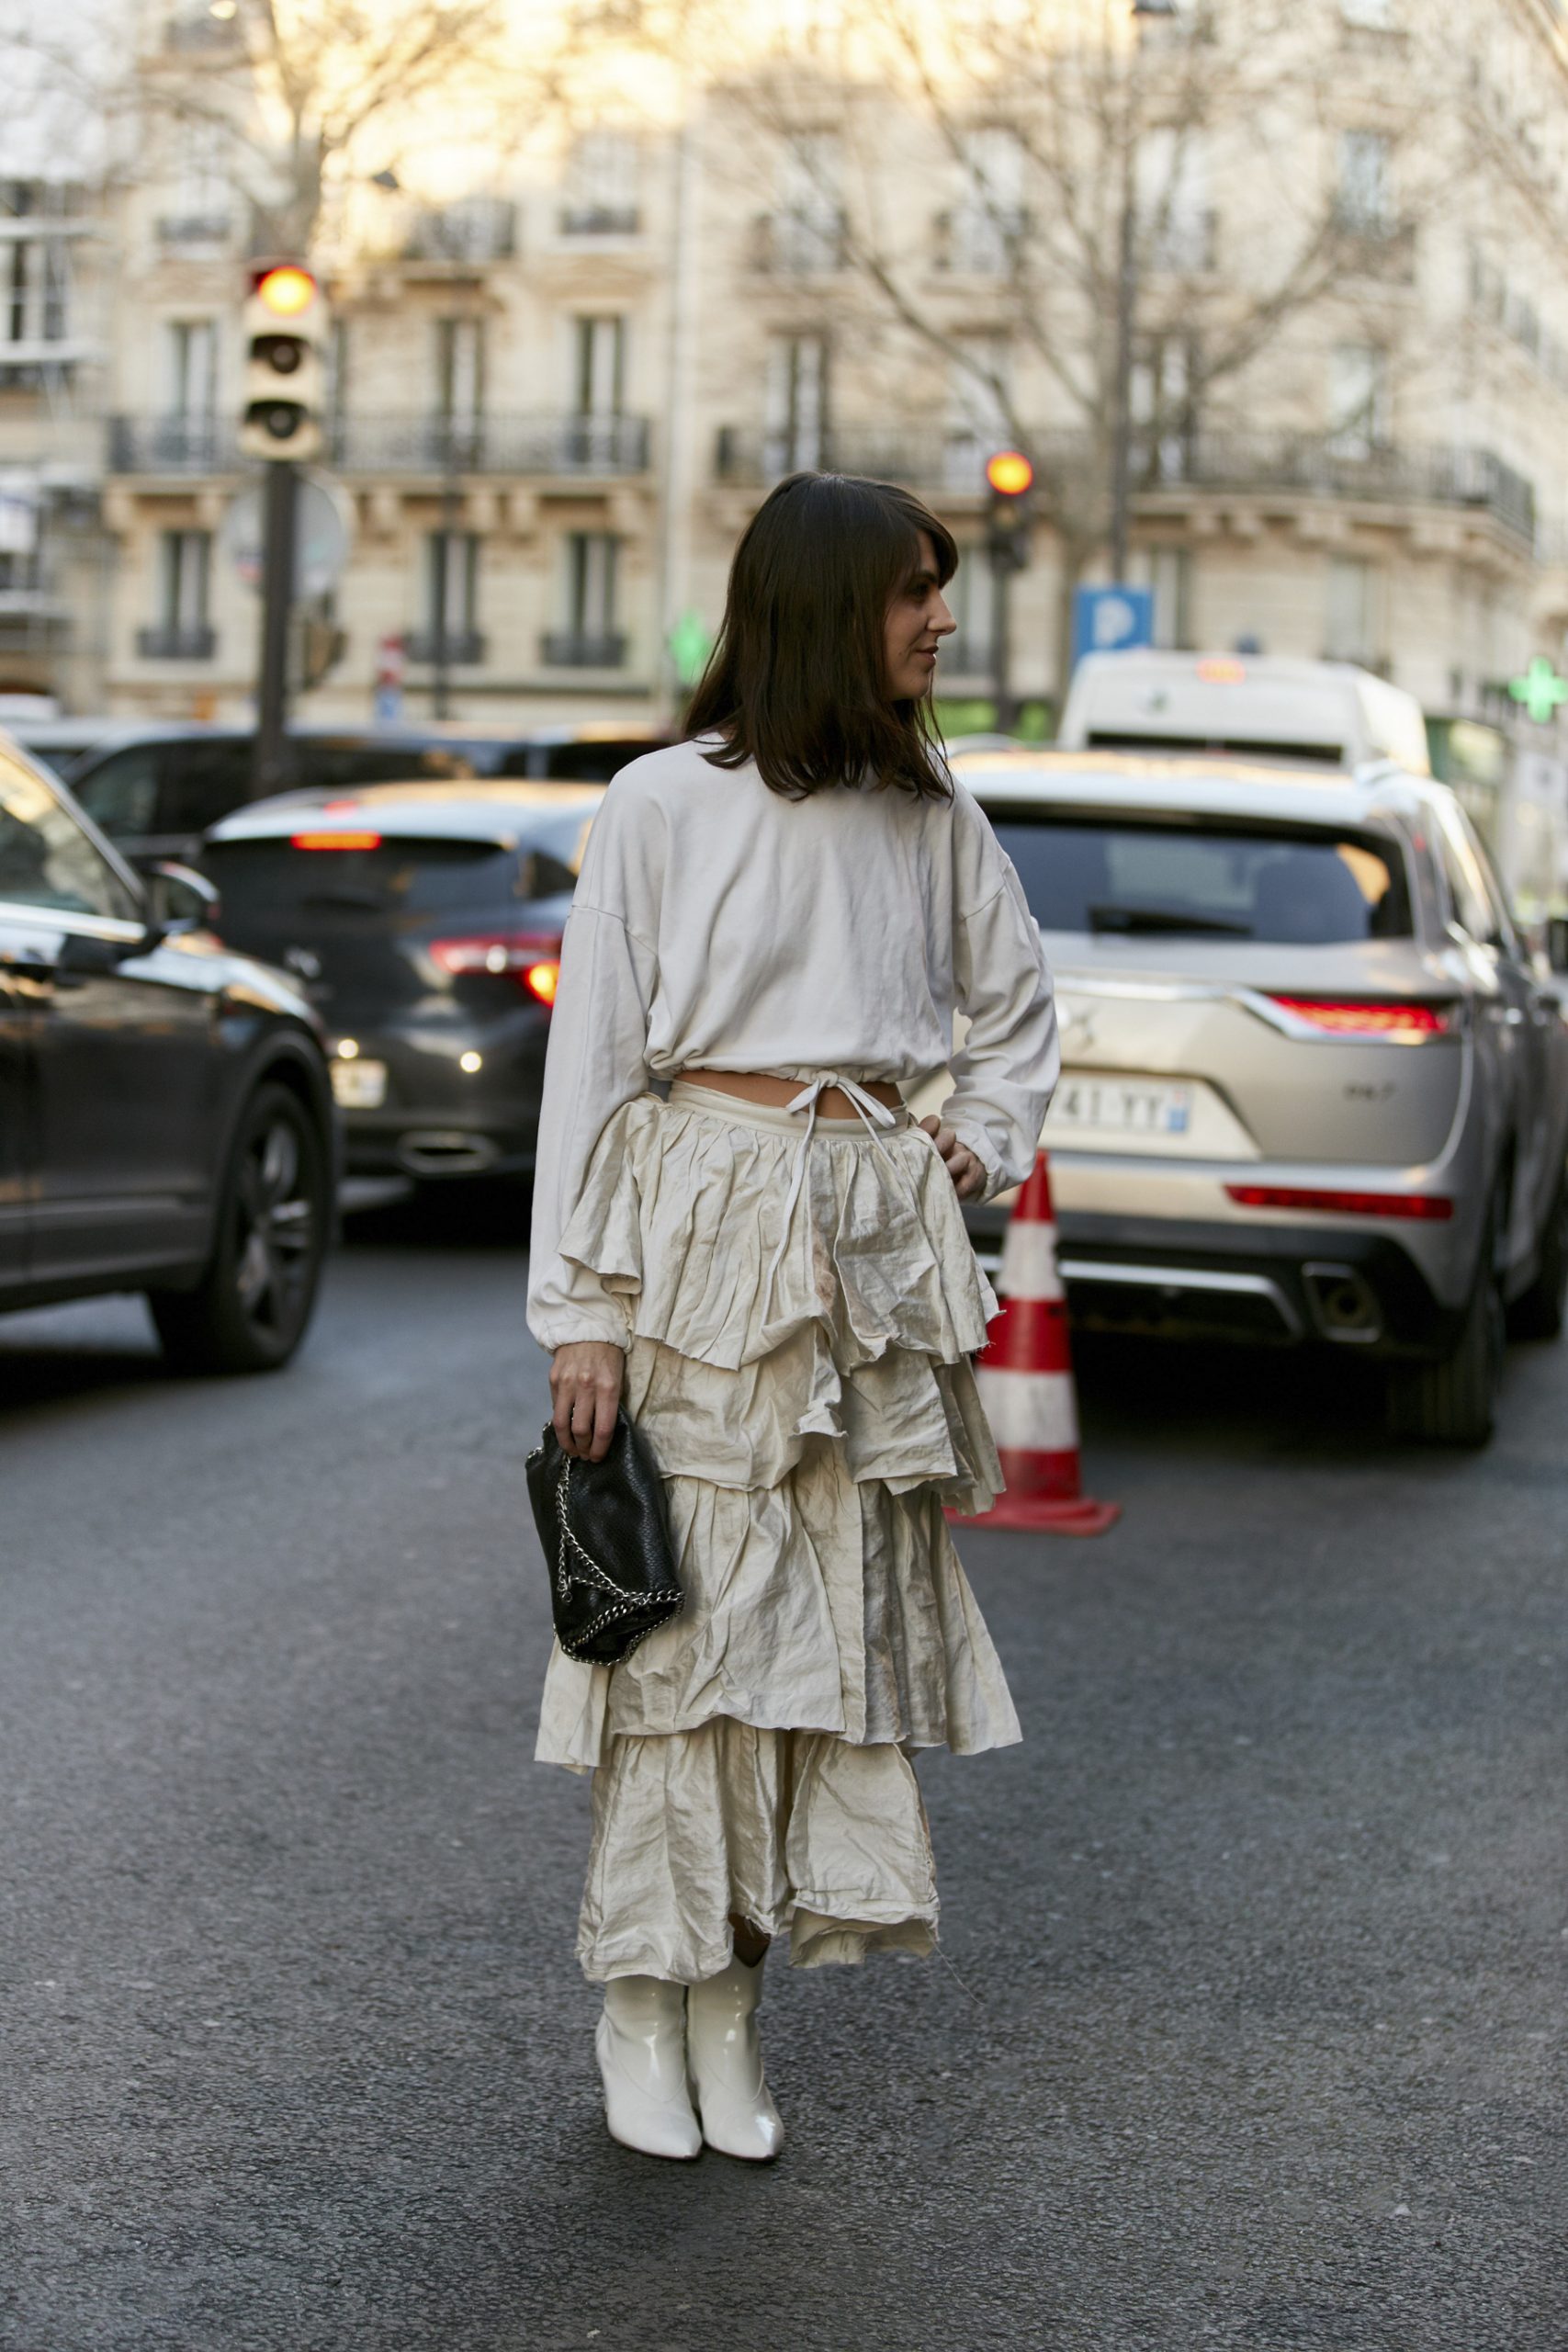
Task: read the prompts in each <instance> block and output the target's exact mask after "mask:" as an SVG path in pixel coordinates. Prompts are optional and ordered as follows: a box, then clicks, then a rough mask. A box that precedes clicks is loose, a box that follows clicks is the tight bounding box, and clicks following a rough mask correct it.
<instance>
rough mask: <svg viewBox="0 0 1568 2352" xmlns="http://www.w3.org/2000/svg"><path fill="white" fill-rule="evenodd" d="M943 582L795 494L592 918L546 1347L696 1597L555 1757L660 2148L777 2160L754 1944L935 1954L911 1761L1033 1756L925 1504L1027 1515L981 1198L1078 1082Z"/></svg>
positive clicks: (734, 583)
mask: <svg viewBox="0 0 1568 2352" xmlns="http://www.w3.org/2000/svg"><path fill="white" fill-rule="evenodd" d="M956 563H957V550H956V548H955V547H954V545H953V539H952V537H951V536H950V535H949V533H948V532H947V531H946V529H945V528H944V527H943V526H942V524H941V523H940V522H938V521H937V519H936V518H935V516H934V515H931V514H930V513H928V512H927V510H926V509H925V507H924V506H923V505H921V503H919V501H918V500H917V499H915V498H913V497H911V496H910V495H909V493H908V492H905V491H902V490H897V489H894V488H892V487H890V486H888V485H886V484H885V483H880V482H872V481H855V480H852V479H848V478H845V477H842V476H836V475H830V474H829V475H812V474H801V475H796V476H795V477H793V478H792V479H791V480H789V481H784V482H782V483H780V485H779V486H778V488H777V489H776V490H775V491H774V492H773V493H772V495H771V496H770V497H769V498H768V499H767V500H766V502H765V503H764V504H763V505H762V506H761V509H760V511H759V512H758V514H757V515H756V516H755V517H754V519H753V521H752V522H751V524H750V527H749V528H748V530H747V531H746V533H745V536H744V537H743V538H742V539H741V541H740V544H739V548H738V550H737V552H736V557H735V561H734V565H733V569H732V571H731V574H730V582H729V595H728V606H727V610H726V613H725V618H724V625H723V628H722V631H721V633H720V636H719V639H718V642H717V645H716V648H715V650H714V655H713V659H712V661H711V662H710V663H709V665H708V670H707V673H706V675H705V678H704V680H703V682H702V684H701V685H700V686H699V688H698V690H697V694H696V696H695V699H694V705H693V708H692V711H691V714H690V719H689V725H690V729H691V732H690V735H689V737H688V740H687V741H684V742H682V743H678V744H676V745H674V746H673V747H671V749H669V750H666V751H661V752H652V753H650V754H649V756H648V757H647V758H644V759H639V760H637V761H635V762H634V763H633V764H632V765H631V766H630V767H628V768H626V769H624V770H623V771H622V773H621V774H620V775H618V776H617V777H616V779H615V783H614V784H613V785H612V786H610V788H609V791H608V793H607V795H606V797H605V799H604V804H603V807H602V809H601V811H600V813H599V815H598V818H597V819H596V820H595V823H594V826H593V831H592V835H591V837H590V841H589V846H588V851H587V854H586V857H585V859H584V862H583V866H582V873H581V879H580V881H579V884H578V888H577V895H576V898H575V899H574V902H573V905H572V910H571V915H570V921H569V922H568V924H567V928H566V938H565V944H564V946H563V949H562V956H561V973H560V987H559V992H558V998H557V1002H556V1008H555V1013H554V1017H553V1024H552V1035H551V1039H550V1047H549V1059H548V1067H547V1077H546V1083H545V1100H544V1109H543V1114H542V1118H541V1124H540V1134H539V1157H538V1170H537V1175H536V1190H535V1208H534V1234H533V1260H532V1273H531V1279H530V1285H529V1321H530V1324H531V1327H532V1329H533V1331H534V1333H535V1336H536V1338H537V1340H539V1341H540V1343H541V1344H542V1345H543V1346H544V1347H546V1348H547V1349H548V1350H550V1351H552V1355H553V1363H552V1366H551V1372H550V1385H551V1390H552V1395H553V1397H554V1418H555V1428H556V1431H557V1434H558V1437H559V1439H560V1442H561V1443H562V1445H563V1446H564V1447H565V1448H566V1449H567V1450H568V1452H569V1453H575V1454H577V1455H579V1456H583V1457H586V1458H589V1459H594V1460H596V1459H599V1458H602V1456H603V1454H604V1451H605V1449H606V1447H607V1445H608V1443H609V1440H610V1435H611V1432H612V1430H613V1428H614V1426H615V1411H616V1408H617V1405H620V1404H624V1406H625V1408H626V1412H627V1414H628V1416H629V1418H630V1419H631V1420H632V1422H633V1424H634V1426H635V1427H636V1428H637V1431H638V1433H639V1435H640V1436H641V1438H642V1440H643V1442H645V1444H646V1446H647V1448H648V1450H649V1453H650V1454H651V1456H652V1458H653V1461H654V1463H655V1464H656V1465H657V1467H658V1469H659V1472H660V1476H661V1478H662V1480H663V1484H664V1491H665V1498H666V1505H667V1510H668V1515H669V1522H670V1533H671V1549H672V1551H673V1554H674V1556H675V1560H676V1564H677V1567H678V1571H679V1575H680V1578H681V1583H682V1588H683V1590H684V1595H685V1600H684V1606H683V1609H682V1613H681V1614H680V1615H679V1616H678V1617H676V1618H675V1619H673V1620H672V1621H671V1623H668V1624H666V1625H664V1626H662V1627H661V1628H660V1630H659V1631H658V1632H656V1633H654V1634H651V1635H650V1636H649V1638H648V1639H647V1641H645V1642H644V1643H643V1644H642V1645H641V1646H640V1647H639V1648H638V1649H637V1650H636V1651H635V1652H634V1653H633V1655H632V1656H631V1657H627V1658H626V1659H625V1660H624V1661H623V1662H622V1663H621V1664H619V1665H617V1666H615V1667H597V1666H588V1665H581V1664H576V1663H574V1662H573V1661H571V1660H570V1659H569V1658H567V1657H565V1656H564V1655H563V1654H562V1652H561V1651H560V1650H559V1648H558V1649H557V1650H556V1653H555V1655H554V1657H553V1658H552V1660H551V1664H550V1668H549V1673H548V1676H547V1684H546V1691H545V1703H544V1713H543V1719H542V1723H541V1727H540V1735H539V1746H538V1754H539V1756H540V1757H541V1758H543V1759H545V1760H547V1761H549V1762H553V1763H558V1764H564V1765H567V1766H570V1767H571V1768H573V1769H575V1770H591V1771H592V1774H593V1832H592V1852H591V1857H590V1861H589V1870H588V1883H587V1888H586V1891H585V1894H584V1896H583V1904H582V1914H581V1931H580V1935H579V1942H578V1951H579V1957H580V1959H581V1963H582V1966H583V1969H584V1971H585V1973H586V1974H587V1975H588V1976H589V1977H590V1978H591V1979H592V1981H594V1982H595V1983H600V1984H603V1985H604V2014H603V2016H602V2018H601V2019H600V2022H599V2027H598V2052H599V2062H600V2066H601V2070H602V2073H603V2075H604V2095H605V2103H606V2109H607V2114H608V2120H609V2126H610V2130H611V2131H612V2132H613V2133H614V2134H615V2138H616V2139H617V2140H620V2141H622V2142H624V2143H626V2145H627V2146H630V2147H634V2148H639V2149H642V2150H644V2151H646V2152H647V2153H648V2154H650V2155H664V2156H694V2155H695V2154H697V2153H698V2151H699V2149H700V2147H701V2146H702V2144H703V2142H704V2140H706V2142H707V2143H708V2144H709V2145H710V2146H713V2147H716V2148H720V2149H722V2150H724V2151H725V2152H726V2153H727V2154H730V2155H734V2156H745V2157H752V2158H767V2157H770V2156H773V2155H774V2154H777V2152H778V2149H779V2147H780V2145H781V2144H782V2140H783V2128H782V2125H781V2123H780V2121H779V2117H778V2113H777V2110H776V2109H775V2108H774V2106H773V2101H772V2099H771V2098H770V2097H769V2095H768V2091H767V2088H766V2086H765V2084H764V2082H763V2079H762V2069H761V2052H760V2047H759V2042H758V2036H757V2025H756V2008H757V2002H758V1997H759V1994H760V1991H761V1974H762V1970H761V1962H762V1955H763V1953H764V1952H765V1951H766V1950H767V1948H768V1944H769V1942H770V1940H771V1939H772V1938H773V1937H774V1936H776V1935H779V1934H781V1933H783V1932H784V1930H786V1929H787V1930H788V1932H789V1935H790V1957H791V1960H792V1961H793V1962H794V1963H795V1965H796V1966H797V1967H815V1966H818V1965H820V1964H821V1963H822V1962H829V1961H859V1960H863V1958H864V1957H865V1956H866V1955H867V1953H869V1952H873V1951H905V1952H917V1953H925V1952H929V1951H931V1949H932V1946H933V1944H934V1942H935V1938H936V1921H937V1897H936V1886H935V1881H934V1876H933V1868H932V1860H931V1841H930V1836H929V1832H928V1830H927V1826H926V1819H925V1813H924V1809H923V1807H922V1805H921V1802H920V1796H919V1789H918V1787H917V1784H916V1781H915V1775H914V1771H913V1770H912V1768H911V1765H910V1761H909V1759H910V1756H911V1754H912V1753H913V1751H915V1750H916V1749H918V1748H921V1747H933V1746H938V1745H945V1746H946V1747H950V1748H952V1749H953V1750H954V1751H956V1752H957V1753H959V1754H961V1755H970V1754H974V1753H976V1752H977V1751H979V1750H981V1749H985V1748H988V1747H1002V1746H1005V1745H1007V1744H1008V1743H1010V1742H1011V1741H1013V1740H1016V1739H1017V1738H1018V1737H1019V1736H1020V1735H1019V1727H1018V1720H1017V1717H1016V1715H1015V1714H1014V1713H1013V1708H1012V1702H1011V1701H1010V1698H1009V1695H1008V1691H1007V1685H1006V1683H1005V1681H1004V1680H1003V1678H1002V1672H1001V1668H1000V1666H999V1664H998V1659H997V1656H996V1652H995V1650H994V1649H993V1647H992V1645H991V1642H990V1638H989V1636H988V1634H987V1632H986V1628H985V1625H984V1624H983V1623H982V1622H981V1618H980V1614H979V1611H978V1610H977V1608H976V1604H975V1600H974V1597H973V1595H972V1594H971V1592H970V1589H969V1587H968V1584H967V1583H966V1581H965V1579H964V1573H963V1571H962V1569H961V1568H960V1566H959V1565H958V1562H957V1559H956V1557H955V1556H954V1555H953V1546H952V1544H951V1542H950V1540H949V1537H948V1533H947V1528H946V1524H945V1522H944V1521H943V1517H942V1507H943V1505H944V1504H950V1503H951V1504H957V1505H958V1506H959V1508H960V1509H962V1510H965V1511H975V1510H984V1509H985V1508H986V1506H987V1503H988V1501H989V1500H990V1499H991V1498H992V1497H993V1495H994V1494H995V1492H996V1491H997V1490H998V1488H999V1486H1000V1483H1001V1482H1000V1474H999V1470H998V1463H997V1456H996V1451H995V1448H994V1446H993V1444H992V1441H991V1435H990V1431H989V1430H988V1429H987V1426H986V1420H985V1417H984V1415H983V1413H982V1411H981V1409H980V1406H979V1402H978V1398H977V1397H976V1387H975V1382H974V1376H973V1374H972V1372H971V1369H970V1362H969V1359H970V1357H971V1355H972V1353H973V1352H974V1351H975V1350H976V1349H977V1348H978V1347H980V1346H981V1345H982V1344H983V1342H984V1340H985V1336H986V1324H987V1317H989V1316H990V1315H991V1314H993V1313H994V1311H995V1301H994V1299H993V1298H992V1296H991V1294H990V1290H989V1288H988V1285H987V1283H986V1280H985V1277H984V1275H983V1274H982V1273H981V1272H980V1270H979V1268H978V1266H977V1265H976V1260H975V1256H974V1252H973V1250H972V1249H971V1248H970V1245H969V1241H968V1238H967V1235H966V1233H965V1230H964V1219H963V1216H962V1213H961V1210H960V1207H959V1204H960V1202H961V1201H965V1200H980V1199H986V1198H989V1197H990V1196H992V1195H993V1194H995V1193H998V1192H1000V1191H1001V1190H1002V1189H1003V1188H1004V1187H1006V1186H1008V1185H1011V1184H1015V1183H1018V1182H1021V1180H1022V1179H1023V1177H1024V1176H1025V1175H1026V1174H1027V1173H1028V1171H1029V1169H1030V1167H1031V1166H1032V1161H1033V1157H1034V1149H1035V1144H1036V1140H1037V1138H1038V1136H1039V1134H1040V1127H1041V1122H1042V1120H1043V1117H1044V1114H1045V1108H1046V1104H1047V1102H1048V1101H1049V1098H1050V1093H1051V1089H1052V1087H1053V1085H1054V1084H1055V1077H1056V1071H1057V1068H1058V1056H1057V1048H1056V1028H1055V1012H1054V1008H1053V1003H1052V996H1051V986H1050V978H1049V975H1048V973H1047V971H1046V968H1045V962H1044V958H1043V954H1042V951H1041V945H1040V936H1039V933H1038V931H1037V930H1036V927H1035V925H1034V922H1033V921H1032V918H1031V916H1030V913H1029V910H1028V908H1027V906H1026V904H1025V902H1024V899H1023V894H1022V891H1021V888H1020V887H1019V882H1018V877H1017V876H1016V875H1015V874H1014V872H1013V869H1012V867H1011V865H1010V863H1009V861H1008V859H1007V858H1006V856H1005V855H1004V854H1003V853H1002V851H1001V849H1000V848H999V847H998V843H997V841H996V839H995V836H994V835H993V833H992V831H991V829H990V826H989V825H988V824H987V820H986V819H985V817H984V816H983V815H982V814H981V812H980V810H979V809H978V808H977V807H976V804H975V802H974V800H973V799H972V798H971V797H970V796H969V794H968V793H967V792H966V791H965V790H964V787H963V786H961V785H959V784H957V783H955V782H954V781H953V778H952V777H951V775H949V773H948V770H947V766H946V763H945V762H944V760H943V759H942V754H941V750H940V746H939V745H938V743H937V742H936V741H935V740H934V738H933V736H932V734H931V731H930V727H929V718H928V713H929V708H930V695H931V682H932V677H933V673H934V671H935V666H936V660H937V647H938V645H939V643H940V641H941V639H942V638H943V637H945V636H947V635H948V634H949V633H950V631H951V630H952V629H953V618H952V616H951V615H950V613H949V611H948V608H947V606H946V605H945V604H944V602H943V601H942V588H943V586H944V584H945V583H946V582H947V581H948V580H949V579H950V578H951V577H952V575H953V571H954V569H955V567H956ZM955 1011H957V1012H963V1013H964V1014H965V1015H966V1016H967V1018H968V1023H969V1027H968V1032H967V1035H966V1036H965V1038H964V1044H963V1046H962V1049H961V1050H960V1051H959V1052H958V1053H956V1054H953V1050H952V1047H953V1013H954V1012H955ZM949 1062H951V1067H952V1070H953V1081H954V1083H953V1093H952V1095H951V1096H950V1097H949V1099H948V1101H947V1103H946V1105H945V1106H944V1110H943V1113H942V1119H941V1120H940V1122H939V1121H938V1120H936V1119H928V1120H926V1121H925V1122H924V1123H923V1124H922V1125H914V1124H913V1123H912V1122H911V1121H910V1119H909V1117H908V1113H907V1112H906V1111H905V1109H904V1107H903V1095H902V1090H905V1089H908V1090H911V1091H912V1090H913V1089H914V1088H916V1087H918V1086H919V1084H920V1082H921V1081H922V1080H926V1079H927V1078H929V1077H930V1076H931V1074H932V1073H933V1072H935V1071H937V1070H940V1069H942V1067H943V1065H944V1064H947V1063H949ZM655 1086H658V1087H659V1088H660V1089H661V1090H662V1089H666V1088H667V1095H668V1099H664V1095H663V1093H662V1092H655V1091H652V1089H653V1088H654V1087H655Z"/></svg>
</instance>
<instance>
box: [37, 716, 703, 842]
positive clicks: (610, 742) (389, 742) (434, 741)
mask: <svg viewBox="0 0 1568 2352" xmlns="http://www.w3.org/2000/svg"><path fill="white" fill-rule="evenodd" d="M290 740H291V741H292V745H293V758H294V775H293V777H292V779H291V781H292V784H293V786H295V787H296V788H297V789H298V788H303V789H306V790H321V791H336V792H352V791H354V790H355V788H356V787H357V786H360V785H362V784H390V783H394V782H396V781H398V780H399V779H408V780H410V781H418V782H431V783H437V782H440V781H441V780H442V779H444V778H447V779H460V778H463V777H468V776H496V777H503V776H517V777H525V778H528V779H531V780H537V781H539V782H558V783H567V784H608V782H609V781H610V778H611V777H612V776H613V775H615V774H616V772H617V770H619V769H621V768H623V767H625V766H626V763H627V761H628V760H635V759H637V757H638V756H639V755H640V754H641V753H642V752H650V751H652V750H653V749H654V748H655V747H656V745H657V744H658V743H659V742H660V741H662V740H663V738H662V737H660V735H658V734H656V733H653V732H651V731H644V732H643V733H641V734H639V733H638V732H637V729H635V728H630V729H628V728H621V729H611V728H608V727H575V728H570V727H561V728H542V729H534V730H532V731H531V732H530V733H528V734H526V735H518V734H513V733H509V732H507V731H506V730H504V729H498V730H494V731H487V730H486V729H484V728H482V727H480V728H472V729H470V728H466V727H463V726H461V725H458V724H453V725H449V726H448V725H442V724H434V725H431V726H429V727H416V726H412V725H410V726H403V725H399V726H388V727H376V728H352V727H344V728H326V727H299V728H297V729H294V731H293V734H292V737H291V739H290ZM254 741H255V739H254V736H253V735H251V734H250V733H249V732H248V731H247V730H244V729H235V728H227V727H211V726H204V725H200V724H197V722H196V721H194V720H192V721H189V722H187V723H186V724H183V725H181V724H175V725H172V726H171V725H165V726H164V727H147V726H122V727H120V728H118V729H115V730H114V731H113V732H110V733H106V734H104V735H102V736H101V737H100V738H99V740H98V741H96V742H95V743H94V744H92V746H91V747H90V748H89V749H88V750H86V751H85V752H83V753H82V754H81V756H80V757H79V758H78V759H76V760H73V761H71V762H69V763H62V762H61V761H59V760H53V761H51V765H52V766H54V767H55V768H57V769H58V771H59V773H60V774H61V775H63V777H64V778H65V781H66V783H67V784H68V785H69V786H70V787H71V790H72V792H73V795H74V796H75V798H76V800H77V802H78V804H79V806H80V807H82V808H83V809H85V810H86V812H87V814H88V816H89V817H91V818H92V820H93V821H94V823H95V824H96V826H97V827H98V829H99V831H102V832H104V833H107V836H108V838H109V840H110V841H111V842H113V843H114V845H115V847H116V848H117V849H118V851H119V852H120V854H121V855H122V856H124V857H128V858H130V860H131V861H132V862H133V864H135V865H142V866H145V865H152V864H155V863H156V862H157V861H158V860H159V859H162V858H170V857H173V858H194V857H195V855H196V853H197V846H198V844H199V842H200V841H201V837H202V835H203V834H204V833H205V832H206V831H207V830H208V828H209V826H210V825H215V824H216V823H217V822H218V820H219V819H220V817H226V816H227V815H228V814H229V811H230V810H231V809H238V808H241V807H243V805H244V803H245V802H246V801H248V800H249V799H250V798H251V797H252V765H253V760H254Z"/></svg>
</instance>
